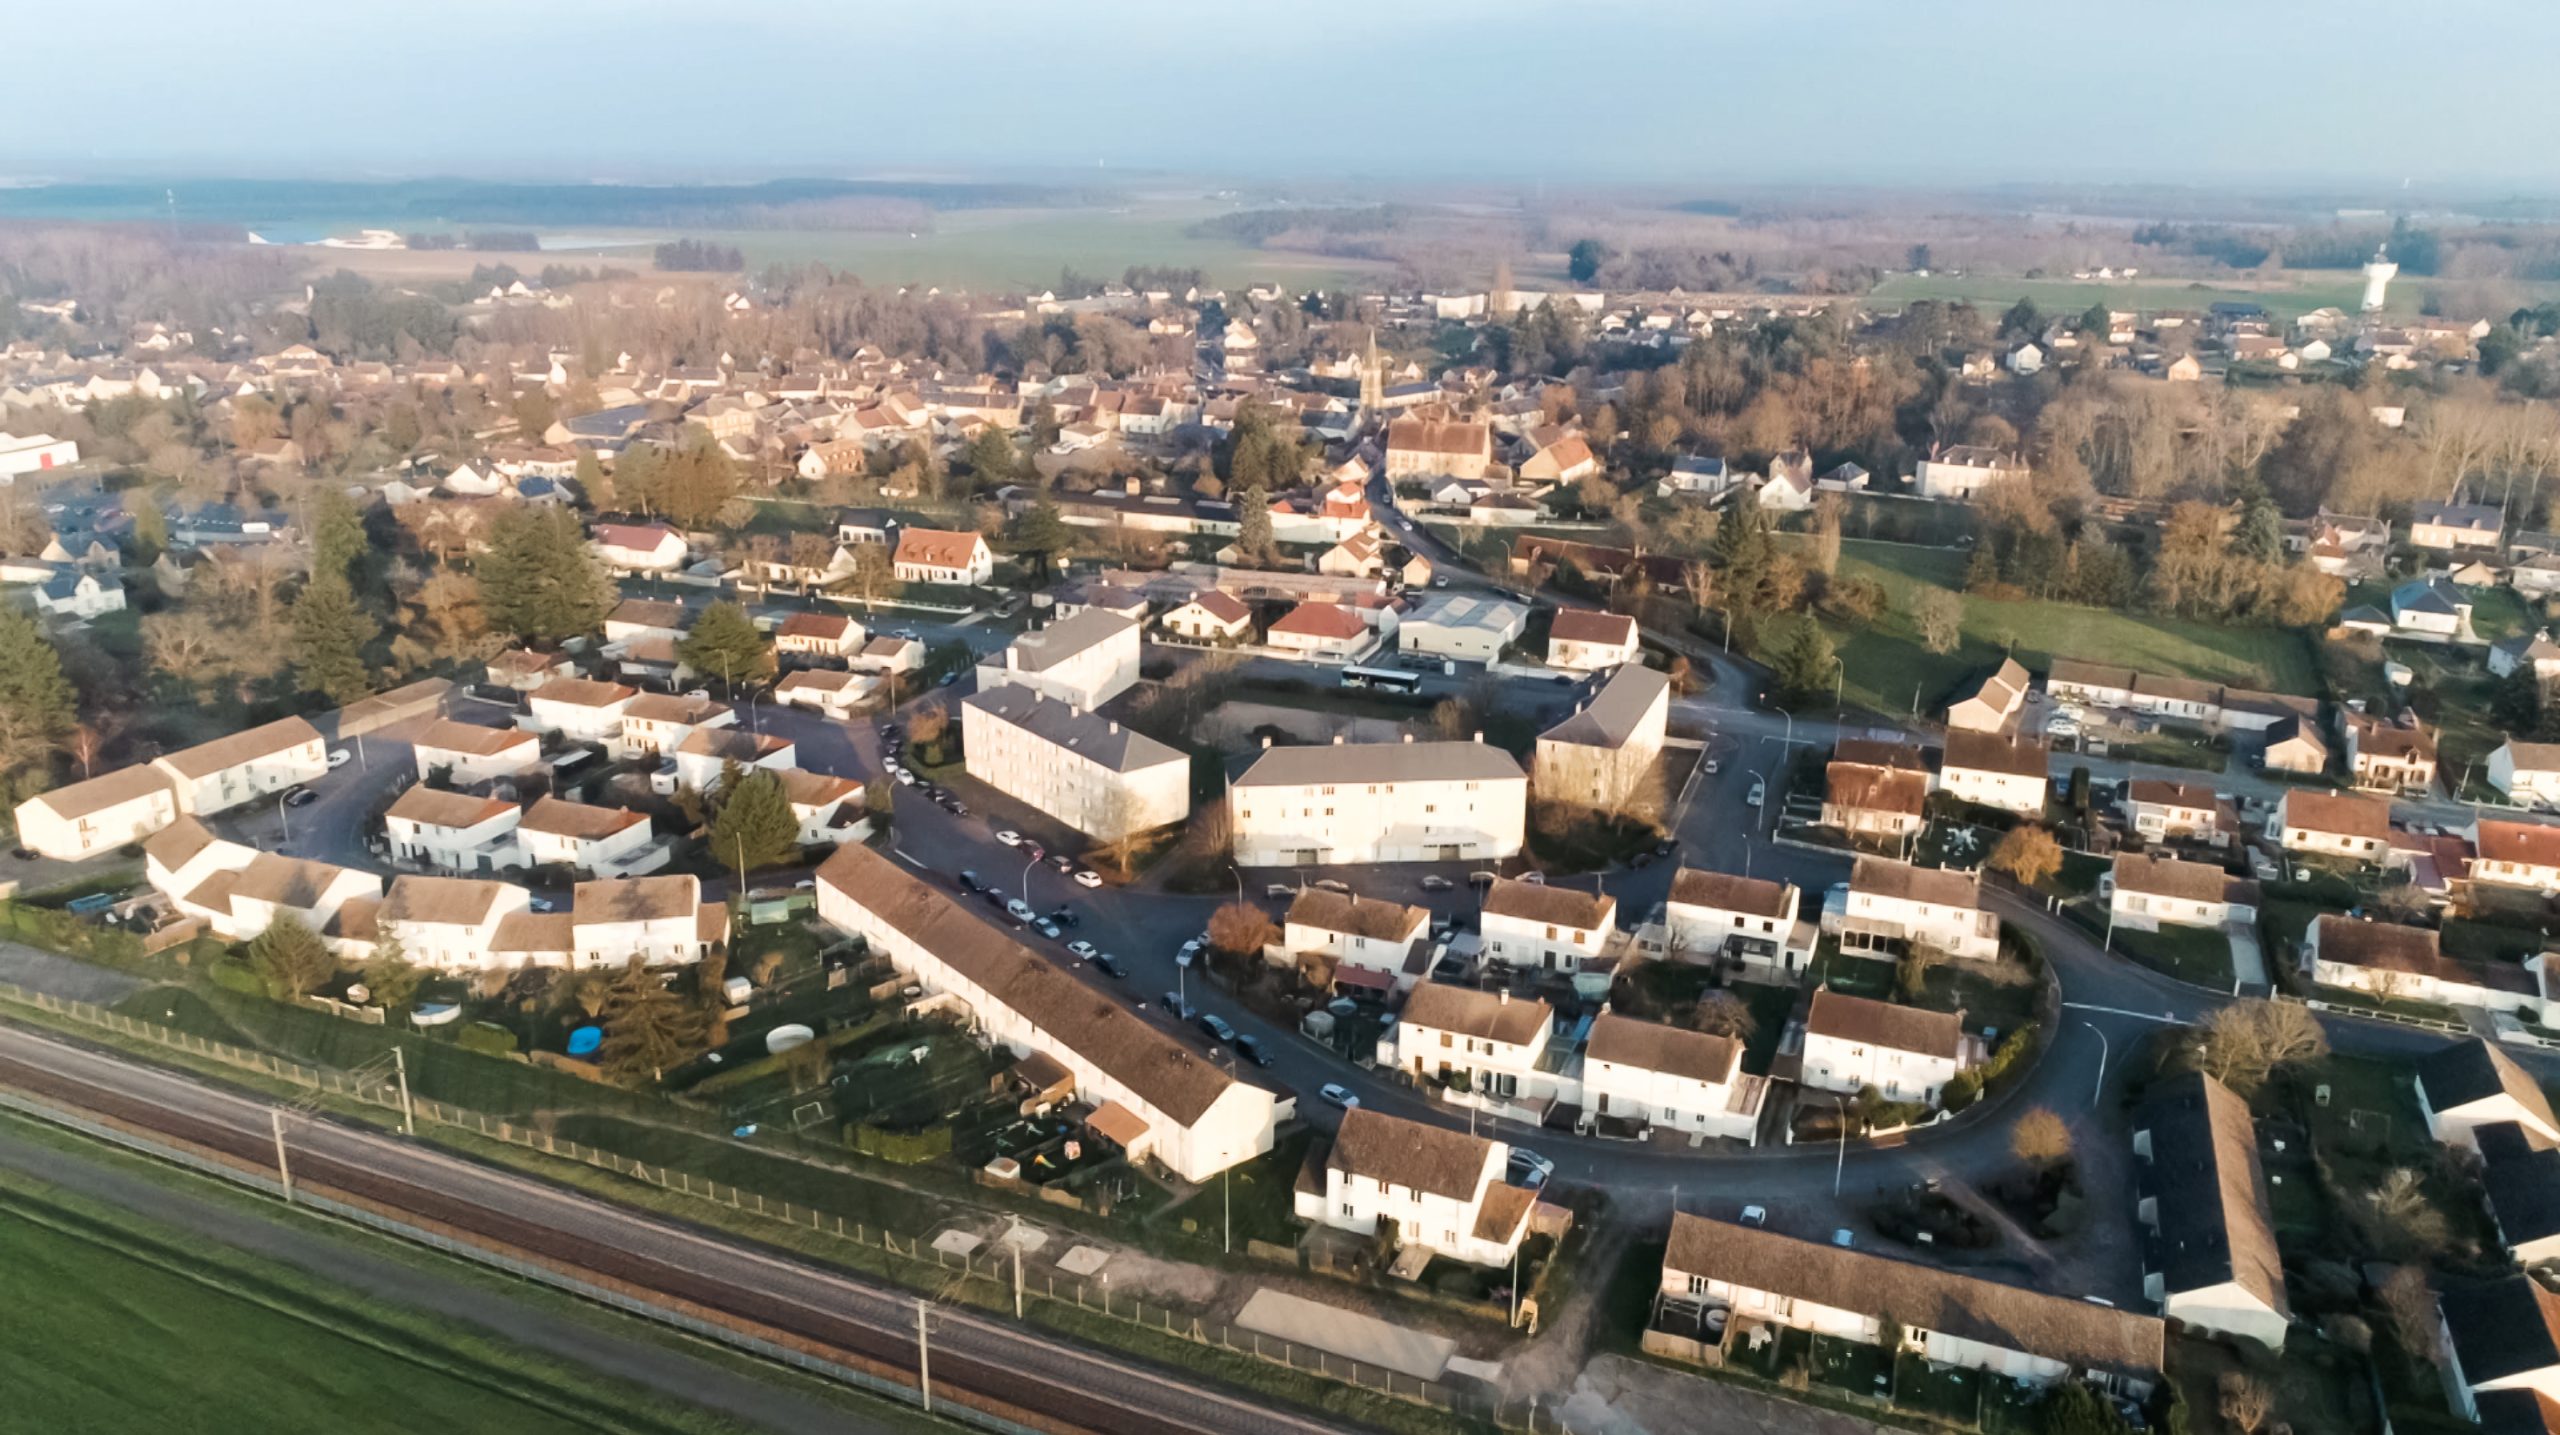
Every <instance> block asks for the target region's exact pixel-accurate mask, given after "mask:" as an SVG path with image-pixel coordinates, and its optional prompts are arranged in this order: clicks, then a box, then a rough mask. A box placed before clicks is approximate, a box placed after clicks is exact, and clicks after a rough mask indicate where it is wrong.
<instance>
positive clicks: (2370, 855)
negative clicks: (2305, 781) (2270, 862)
mask: <svg viewBox="0 0 2560 1435" xmlns="http://www.w3.org/2000/svg"><path fill="white" fill-rule="evenodd" d="M2267 837H2268V839H2269V840H2271V841H2273V842H2275V843H2277V844H2278V845H2280V846H2282V847H2283V848H2284V850H2286V851H2287V852H2309V853H2314V854H2317V855H2320V856H2325V857H2348V858H2353V859H2355V860H2357V861H2359V862H2379V861H2381V860H2382V855H2383V852H2384V850H2385V849H2386V848H2388V847H2389V846H2390V844H2391V800H2390V799H2389V798H2385V797H2372V796H2367V795H2365V794H2362V793H2348V792H2313V791H2310V790H2308V789H2304V788H2294V789H2292V790H2290V791H2288V792H2286V793H2285V795H2284V796H2283V797H2282V798H2280V799H2278V800H2277V802H2276V806H2275V810H2274V811H2273V812H2271V813H2269V814H2268V816H2267Z"/></svg>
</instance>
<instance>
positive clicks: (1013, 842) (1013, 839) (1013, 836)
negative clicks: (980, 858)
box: [996, 827, 1022, 847]
mask: <svg viewBox="0 0 2560 1435" xmlns="http://www.w3.org/2000/svg"><path fill="white" fill-rule="evenodd" d="M996 840H997V841H998V842H1001V843H1003V844H1004V845H1005V846H1007V847H1019V846H1021V845H1022V834H1021V833H1019V832H1016V831H1014V830H1013V829H1012V828H1010V827H1008V828H1006V829H1005V830H1003V831H1002V832H999V833H997V834H996Z"/></svg>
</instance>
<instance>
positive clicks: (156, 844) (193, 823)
mask: <svg viewBox="0 0 2560 1435" xmlns="http://www.w3.org/2000/svg"><path fill="white" fill-rule="evenodd" d="M128 770H130V769H128ZM219 840H220V839H219V838H217V837H215V836H214V835H213V829H212V828H209V827H207V826H205V825H204V824H203V823H201V822H198V821H197V820H196V819H194V818H193V817H188V816H184V815H181V816H180V817H179V818H178V820H177V821H175V822H172V823H170V824H169V825H168V826H166V827H163V828H161V829H160V830H159V831H157V832H154V833H152V834H151V837H150V839H149V840H148V841H146V842H144V843H143V844H142V855H143V856H145V857H147V858H149V859H150V860H152V861H154V862H157V863H159V864H160V865H161V866H163V867H166V868H168V869H169V870H170V871H172V872H175V871H177V870H178V869H179V868H181V867H184V866H186V865H187V863H188V862H189V861H191V860H193V859H194V857H195V855H196V854H197V853H199V852H202V851H203V850H204V849H206V848H207V847H210V846H212V845H213V844H214V843H215V842H217V841H219Z"/></svg>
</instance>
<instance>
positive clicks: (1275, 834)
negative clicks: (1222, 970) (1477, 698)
mask: <svg viewBox="0 0 2560 1435" xmlns="http://www.w3.org/2000/svg"><path fill="white" fill-rule="evenodd" d="M1227 801H1228V805H1229V809H1230V811H1231V812H1232V813H1233V816H1234V827H1235V855H1236V861H1237V862H1238V863H1240V864H1242V865H1244V866H1247V867H1292V866H1318V865H1324V864H1329V863H1358V862H1435V861H1498V860H1500V859H1502V858H1505V857H1514V856H1517V855H1519V852H1520V847H1521V843H1522V841H1523V840H1524V838H1525V836H1526V833H1527V824H1528V807H1529V779H1528V775H1527V774H1526V773H1523V772H1522V771H1521V770H1520V764H1519V763H1518V762H1517V761H1515V760H1513V758H1512V756H1511V755H1510V754H1509V753H1507V752H1504V751H1503V750H1502V749H1500V748H1498V747H1489V746H1486V745H1485V744H1484V743H1481V742H1414V741H1410V740H1408V741H1405V742H1402V743H1343V742H1338V741H1337V742H1335V743H1332V744H1328V745H1319V746H1306V747H1275V748H1270V749H1267V750H1265V751H1264V752H1263V754H1262V755H1261V756H1260V757H1258V758H1256V759H1254V762H1253V765H1252V766H1251V767H1249V768H1247V769H1246V770H1245V771H1244V773H1243V774H1242V775H1241V776H1239V777H1238V778H1236V780H1235V782H1234V783H1233V784H1232V785H1231V786H1230V788H1229V789H1228V794H1227Z"/></svg>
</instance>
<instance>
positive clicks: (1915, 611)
mask: <svg viewBox="0 0 2560 1435" xmlns="http://www.w3.org/2000/svg"><path fill="white" fill-rule="evenodd" d="M1911 625H1912V627H1914V628H1916V629H1918V630H1919V633H1920V646H1922V647H1924V648H1927V649H1928V650H1929V651H1930V652H1932V653H1936V654H1939V655H1940V656H1944V655H1946V654H1948V653H1952V652H1954V651H1955V650H1956V646H1957V644H1959V643H1961V642H1963V641H1964V599H1962V598H1960V597H1957V596H1956V595H1955V594H1953V593H1950V592H1948V591H1947V590H1946V589H1944V588H1940V587H1936V586H1934V585H1933V586H1931V587H1927V588H1923V589H1921V590H1920V593H1919V596H1918V597H1916V598H1914V599H1913V600H1912V603H1911Z"/></svg>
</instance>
